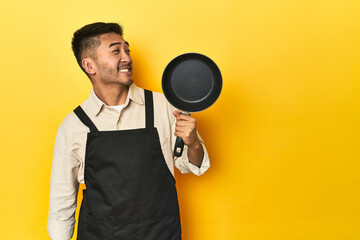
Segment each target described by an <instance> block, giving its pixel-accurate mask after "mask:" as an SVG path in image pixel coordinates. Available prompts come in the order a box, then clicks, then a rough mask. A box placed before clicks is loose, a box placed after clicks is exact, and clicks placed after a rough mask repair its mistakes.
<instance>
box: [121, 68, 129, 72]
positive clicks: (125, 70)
mask: <svg viewBox="0 0 360 240" xmlns="http://www.w3.org/2000/svg"><path fill="white" fill-rule="evenodd" d="M120 72H129V69H127V68H124V69H120Z"/></svg>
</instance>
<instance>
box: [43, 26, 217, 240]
mask: <svg viewBox="0 0 360 240" xmlns="http://www.w3.org/2000/svg"><path fill="white" fill-rule="evenodd" d="M72 48H73V51H74V54H75V57H76V59H77V62H78V64H79V66H80V67H81V69H82V70H83V71H84V72H85V74H86V75H87V76H88V77H89V79H90V81H91V83H92V85H93V89H92V90H91V92H90V97H89V98H88V99H87V100H86V101H85V102H83V103H82V104H81V105H80V106H79V107H77V108H76V109H75V110H74V111H73V112H71V113H70V114H69V115H67V116H66V118H65V119H64V121H63V122H62V123H61V125H60V127H59V129H58V132H57V136H56V141H55V149H54V156H53V164H52V169H51V183H50V205H49V219H48V224H47V229H48V232H49V235H50V238H52V239H54V240H63V239H66V240H67V239H70V238H71V237H72V235H73V229H74V223H75V218H74V216H75V209H76V199H77V192H78V186H79V183H85V185H86V190H84V192H83V194H84V197H83V201H82V205H81V210H80V215H79V223H78V239H79V240H83V239H86V240H92V239H104V240H108V239H114V240H116V239H129V240H132V239H149V240H152V239H154V240H155V239H156V240H170V239H174V240H175V239H176V240H177V239H181V227H180V217H179V208H178V202H177V194H176V188H175V180H174V177H173V174H174V165H175V166H176V167H177V168H178V169H179V170H180V171H181V172H182V173H187V172H192V173H194V174H196V175H201V174H202V173H204V172H205V171H206V170H207V169H208V168H209V166H210V164H209V158H208V155H207V152H206V149H205V147H204V145H203V142H202V140H201V138H200V136H199V135H198V134H197V131H196V120H195V119H194V118H193V117H191V116H187V115H182V114H180V113H179V112H177V111H176V110H175V109H174V107H172V106H171V105H170V104H169V103H168V102H167V101H166V99H165V98H164V96H163V94H161V93H152V92H150V91H147V90H143V89H141V88H139V87H137V86H135V84H133V79H132V70H133V67H132V59H131V56H130V50H129V43H128V42H126V41H125V40H124V39H123V30H122V28H121V27H120V26H119V25H118V24H116V23H93V24H89V25H86V26H84V27H83V28H81V29H79V30H78V31H76V32H75V33H74V37H73V40H72ZM176 136H179V137H181V138H182V139H183V141H184V144H185V148H184V151H183V154H182V156H181V157H178V158H176V157H173V152H172V151H173V147H174V143H175V138H176Z"/></svg>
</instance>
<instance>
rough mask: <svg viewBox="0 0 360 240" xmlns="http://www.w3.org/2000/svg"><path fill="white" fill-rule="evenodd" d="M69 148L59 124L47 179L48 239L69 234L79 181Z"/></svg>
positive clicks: (65, 238) (58, 239) (60, 238)
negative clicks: (48, 180) (48, 185)
mask: <svg viewBox="0 0 360 240" xmlns="http://www.w3.org/2000/svg"><path fill="white" fill-rule="evenodd" d="M71 156H72V155H71V147H70V144H69V142H68V139H67V137H66V135H65V134H64V132H63V129H62V126H60V127H59V130H58V132H57V135H56V140H55V147H54V155H53V162H52V167H51V179H50V203H49V218H48V222H47V230H48V233H49V236H50V238H51V239H54V240H68V239H70V238H71V237H72V235H73V231H74V224H75V210H76V203H77V202H76V201H77V192H78V187H79V184H78V182H77V180H76V176H77V171H78V164H77V161H76V160H74V159H72V157H71Z"/></svg>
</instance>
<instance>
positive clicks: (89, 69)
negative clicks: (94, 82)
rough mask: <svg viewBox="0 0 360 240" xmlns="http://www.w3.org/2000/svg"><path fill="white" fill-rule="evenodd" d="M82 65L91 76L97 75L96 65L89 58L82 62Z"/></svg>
mask: <svg viewBox="0 0 360 240" xmlns="http://www.w3.org/2000/svg"><path fill="white" fill-rule="evenodd" d="M81 65H82V66H83V68H84V69H85V71H86V72H87V73H88V74H89V75H95V73H96V64H95V62H94V60H93V59H91V58H89V57H87V58H83V59H82V60H81Z"/></svg>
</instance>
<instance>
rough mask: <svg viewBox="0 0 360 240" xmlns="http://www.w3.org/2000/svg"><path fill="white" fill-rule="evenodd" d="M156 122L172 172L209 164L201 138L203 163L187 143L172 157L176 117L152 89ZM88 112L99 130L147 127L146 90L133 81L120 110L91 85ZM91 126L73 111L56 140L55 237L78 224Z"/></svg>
mask: <svg viewBox="0 0 360 240" xmlns="http://www.w3.org/2000/svg"><path fill="white" fill-rule="evenodd" d="M153 98H154V125H155V127H156V128H157V130H158V133H159V138H160V144H161V148H162V151H163V155H164V158H165V161H166V164H167V166H168V167H169V169H170V172H171V173H172V174H174V166H175V167H176V168H178V169H179V170H180V172H182V173H189V172H192V173H194V174H195V175H198V176H199V175H201V174H203V173H204V172H205V171H206V170H207V169H208V168H209V167H210V162H209V157H208V154H207V151H206V148H205V146H204V143H203V141H202V139H201V138H200V136H199V139H200V142H201V144H202V145H203V148H204V158H203V161H202V164H201V166H200V167H197V166H195V165H193V164H192V163H190V162H189V160H188V158H187V147H186V146H184V151H183V154H182V156H181V157H178V158H177V157H173V150H174V144H175V140H176V136H175V135H174V132H175V123H176V118H175V116H174V115H173V111H175V110H176V109H175V108H174V107H173V106H171V105H170V104H169V103H168V102H167V100H166V98H165V97H164V95H163V94H162V93H156V92H154V93H153ZM81 107H82V108H83V110H84V111H85V113H86V114H87V115H88V116H89V118H90V119H91V121H92V122H93V123H94V124H95V126H96V127H97V129H98V130H99V131H107V130H126V129H136V128H144V127H145V101H144V90H143V89H141V88H139V87H137V86H136V85H135V84H132V85H131V86H130V88H129V92H128V95H127V98H126V101H125V105H124V108H123V109H122V111H120V112H118V111H116V110H115V109H113V108H111V107H109V106H107V105H106V104H105V103H104V102H102V101H101V100H100V99H99V98H98V97H97V96H96V95H95V92H94V90H93V89H92V90H91V92H90V96H89V98H88V99H87V100H86V101H84V102H83V103H82V104H81ZM89 131H90V130H89V128H88V127H87V126H85V125H84V124H83V123H82V122H81V121H80V119H79V118H78V117H77V116H76V115H75V113H74V112H71V113H70V114H68V115H67V116H66V117H65V119H64V121H63V122H62V123H61V125H60V127H59V129H58V132H57V135H56V140H55V148H54V155H53V163H52V168H51V181H50V205H49V218H48V223H47V229H48V232H49V236H50V238H51V239H54V240H68V239H70V238H71V237H72V235H73V231H74V224H75V210H76V204H77V192H78V189H79V183H84V166H85V164H86V163H85V161H84V160H85V158H84V157H85V147H86V138H87V133H88V132H89Z"/></svg>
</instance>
